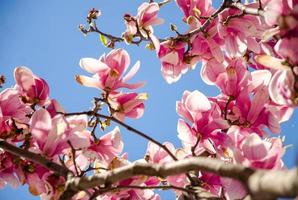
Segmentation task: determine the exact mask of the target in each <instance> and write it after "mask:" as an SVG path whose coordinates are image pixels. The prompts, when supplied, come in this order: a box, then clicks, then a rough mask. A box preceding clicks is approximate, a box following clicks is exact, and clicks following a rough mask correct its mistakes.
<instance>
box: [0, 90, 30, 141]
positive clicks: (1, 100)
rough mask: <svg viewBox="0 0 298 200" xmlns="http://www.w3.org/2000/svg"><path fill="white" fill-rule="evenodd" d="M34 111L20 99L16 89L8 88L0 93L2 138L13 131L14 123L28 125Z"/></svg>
mask: <svg viewBox="0 0 298 200" xmlns="http://www.w3.org/2000/svg"><path fill="white" fill-rule="evenodd" d="M31 111H32V109H31V108H30V107H28V106H27V105H25V104H24V103H23V102H22V101H21V99H20V97H19V92H18V91H17V90H15V89H12V88H8V89H5V90H3V91H1V92H0V133H1V134H0V137H1V136H2V134H3V135H4V134H5V133H8V132H10V131H11V128H12V127H13V126H12V123H13V121H14V123H15V125H16V124H17V123H20V124H22V123H28V122H29V118H28V117H27V115H28V114H30V113H31Z"/></svg>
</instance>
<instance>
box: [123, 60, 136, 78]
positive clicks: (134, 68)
mask: <svg viewBox="0 0 298 200" xmlns="http://www.w3.org/2000/svg"><path fill="white" fill-rule="evenodd" d="M139 69H140V61H137V62H136V64H135V65H134V66H133V67H132V68H131V69H130V71H129V72H128V73H127V74H126V75H125V76H124V77H123V79H122V81H123V82H126V81H128V80H130V79H131V78H132V77H133V76H134V75H135V74H136V73H137V72H138V70H139Z"/></svg>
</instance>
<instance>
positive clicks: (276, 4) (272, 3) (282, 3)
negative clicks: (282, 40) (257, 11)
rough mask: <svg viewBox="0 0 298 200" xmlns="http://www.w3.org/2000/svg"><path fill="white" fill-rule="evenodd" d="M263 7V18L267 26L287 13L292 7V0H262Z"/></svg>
mask: <svg viewBox="0 0 298 200" xmlns="http://www.w3.org/2000/svg"><path fill="white" fill-rule="evenodd" d="M261 3H262V6H263V9H264V11H265V12H264V19H265V22H266V23H267V24H268V25H269V26H273V25H275V24H277V23H278V18H279V17H280V16H281V15H283V14H286V13H288V11H289V10H290V9H291V8H292V6H293V5H292V0H262V1H261Z"/></svg>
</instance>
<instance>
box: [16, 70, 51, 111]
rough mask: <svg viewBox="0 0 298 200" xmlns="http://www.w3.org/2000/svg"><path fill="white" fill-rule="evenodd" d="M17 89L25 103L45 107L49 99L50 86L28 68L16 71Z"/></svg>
mask: <svg viewBox="0 0 298 200" xmlns="http://www.w3.org/2000/svg"><path fill="white" fill-rule="evenodd" d="M14 77H15V80H16V83H17V84H16V88H17V89H18V90H19V92H20V95H21V96H22V97H23V101H24V102H25V103H30V104H38V105H41V106H42V105H44V104H45V103H46V101H47V100H48V98H49V86H48V84H47V82H46V81H45V80H43V79H42V78H40V77H37V76H36V75H34V74H33V73H32V71H31V70H30V69H28V68H26V67H17V68H15V71H14Z"/></svg>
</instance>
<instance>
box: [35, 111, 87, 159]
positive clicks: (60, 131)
mask: <svg viewBox="0 0 298 200" xmlns="http://www.w3.org/2000/svg"><path fill="white" fill-rule="evenodd" d="M74 118H75V116H74V117H72V118H71V119H68V120H67V119H65V118H64V117H63V116H62V115H56V116H55V117H53V118H52V117H51V116H50V114H49V112H48V111H46V110H45V109H39V110H37V111H36V112H34V114H33V116H32V118H31V121H30V124H31V134H32V137H33V139H34V141H35V142H36V144H35V148H34V151H37V152H40V153H43V154H44V155H46V156H48V157H54V156H55V155H59V154H61V153H62V152H63V151H64V150H65V149H69V148H70V144H69V142H70V143H71V144H72V145H73V147H74V148H84V147H88V146H89V145H90V143H89V137H90V134H89V133H88V131H85V130H84V128H85V127H84V128H83V130H82V127H78V125H77V123H78V121H77V120H78V119H74ZM75 120H76V121H75ZM80 120H81V119H80ZM84 121H85V124H87V120H86V119H85V120H84Z"/></svg>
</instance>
